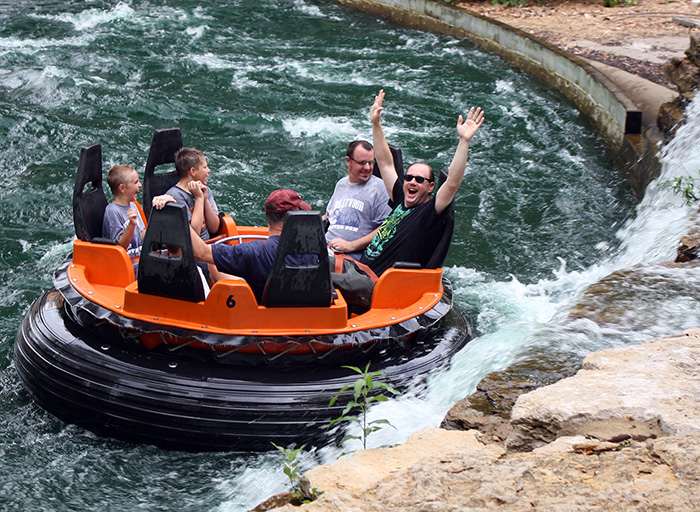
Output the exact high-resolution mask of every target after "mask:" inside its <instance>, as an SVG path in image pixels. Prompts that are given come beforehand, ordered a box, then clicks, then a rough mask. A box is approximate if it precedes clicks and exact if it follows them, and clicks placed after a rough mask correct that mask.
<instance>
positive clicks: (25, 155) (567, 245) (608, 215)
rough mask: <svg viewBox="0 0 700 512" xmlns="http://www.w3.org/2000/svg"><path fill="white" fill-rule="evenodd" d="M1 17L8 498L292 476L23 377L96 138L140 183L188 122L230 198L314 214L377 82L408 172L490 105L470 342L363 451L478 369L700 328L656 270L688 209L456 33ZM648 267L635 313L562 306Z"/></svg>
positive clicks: (149, 502)
mask: <svg viewBox="0 0 700 512" xmlns="http://www.w3.org/2000/svg"><path fill="white" fill-rule="evenodd" d="M0 19H1V20H2V23H0V27H1V28H0V112H1V114H2V115H0V137H2V139H1V140H2V145H3V154H4V161H5V163H6V166H5V169H4V176H3V178H2V185H1V186H0V197H2V208H1V209H0V216H1V218H0V235H1V238H2V248H1V250H0V279H1V280H0V283H1V286H2V291H3V293H2V298H0V362H1V368H2V369H1V371H0V394H1V400H0V415H1V416H2V421H1V422H0V424H1V425H2V427H0V432H1V433H2V435H1V437H0V439H1V441H0V453H1V454H2V464H1V465H0V479H1V480H2V482H3V483H2V485H1V486H0V508H2V509H7V510H18V509H26V510H30V509H31V510H53V511H56V510H58V511H60V510H86V509H96V508H101V509H106V510H110V511H120V510H123V511H127V510H129V511H130V510H134V509H136V508H142V509H146V510H173V509H184V510H216V511H239V510H248V509H249V508H251V507H253V506H254V505H255V504H257V503H258V502H260V501H262V500H263V499H265V498H266V497H268V496H269V495H271V494H274V493H276V492H280V491H283V490H285V489H286V477H285V476H284V475H283V474H282V470H281V467H280V465H279V464H278V453H277V452H276V451H275V450H270V452H268V453H262V454H260V453H256V454H254V453H245V452H239V453H216V454H185V453H178V452H167V451H163V450H158V449H156V448H153V447H149V446H132V445H127V444H123V443H120V442H117V441H112V440H108V439H101V438H97V437H95V436H94V435H92V434H90V433H89V432H85V431H83V430H81V429H78V428H76V427H73V426H70V425H64V424H62V423H60V422H58V421H57V420H55V419H54V418H52V417H51V416H50V415H48V414H47V413H45V412H43V411H42V410H40V409H39V408H37V407H36V406H35V405H34V404H33V403H32V402H31V401H30V399H29V398H28V396H27V395H26V393H25V392H24V391H23V390H22V388H21V385H20V383H19V380H18V378H17V375H16V373H15V370H14V367H13V363H12V346H13V342H14V337H15V332H16V330H17V326H18V325H19V322H20V319H21V318H22V315H23V314H24V312H25V311H26V309H27V308H28V307H29V305H30V303H31V302H32V301H33V300H34V299H35V298H36V297H37V296H38V295H39V294H40V293H41V292H42V291H43V290H45V289H47V288H48V287H50V285H51V278H52V273H53V271H54V270H55V269H56V267H57V266H58V265H59V263H60V262H61V261H62V260H63V258H64V257H65V256H66V254H67V252H68V251H69V250H70V247H71V242H72V240H73V237H74V232H73V223H72V217H71V215H72V212H71V207H70V197H71V193H72V186H73V178H74V174H75V170H76V166H77V160H78V154H79V150H80V147H81V146H84V145H87V144H90V143H92V142H100V143H102V145H103V154H104V159H105V162H104V164H105V168H108V167H109V166H111V165H114V164H116V163H128V164H131V165H134V166H135V167H136V168H137V169H138V170H139V171H141V172H142V170H143V168H144V165H145V159H146V155H147V151H148V145H149V143H150V140H151V136H152V133H153V130H154V129H156V128H163V127H167V126H180V127H181V128H182V131H183V136H184V140H185V144H187V145H191V146H196V147H199V148H200V149H202V150H204V151H205V152H206V153H207V156H208V157H209V163H210V166H211V168H212V174H211V175H210V184H211V186H212V188H213V190H214V193H215V194H216V196H217V202H218V203H219V206H220V207H222V209H223V210H224V211H226V212H227V213H231V214H232V215H234V217H236V218H237V219H239V220H240V222H241V223H243V224H261V223H263V222H264V215H263V212H262V202H263V200H264V198H265V197H267V195H268V194H269V192H270V191H271V190H273V189H274V188H277V187H290V188H295V189H297V190H298V191H299V192H300V193H301V195H302V197H304V198H305V200H307V201H309V202H310V203H311V204H312V206H314V207H315V208H318V209H323V207H324V206H325V201H326V200H327V198H328V197H329V196H330V193H331V191H332V188H333V185H334V183H335V181H336V180H337V179H338V178H339V177H341V176H342V175H343V172H344V163H343V158H342V157H343V154H344V147H345V145H346V144H347V142H348V141H350V140H352V139H354V138H368V137H370V135H371V131H370V126H369V122H368V109H369V106H370V104H371V101H372V99H373V97H374V94H376V92H377V91H378V90H379V88H384V89H385V90H386V91H387V100H386V102H385V107H386V114H385V127H386V131H387V136H388V138H389V139H390V141H391V142H392V143H394V144H396V145H398V146H400V147H401V148H402V149H403V151H404V158H405V160H406V161H408V162H413V161H416V160H419V159H425V160H427V161H429V162H430V163H432V164H433V165H434V166H435V167H438V168H439V167H443V166H446V165H447V164H448V163H449V158H450V155H451V154H452V152H453V151H454V147H455V144H456V142H457V139H456V133H455V128H454V126H455V123H456V118H457V115H458V114H459V113H462V112H465V111H466V110H467V109H468V107H469V106H471V105H480V106H482V107H483V108H484V109H485V110H486V113H487V121H486V124H485V126H484V127H483V128H482V130H481V131H480V133H479V134H478V135H477V137H476V138H475V140H474V141H473V143H472V150H471V151H472V152H471V156H470V164H469V168H468V174H467V178H466V181H465V183H464V185H463V186H462V189H461V191H460V194H459V197H458V199H457V213H456V226H455V236H454V242H453V246H452V248H451V250H450V254H449V255H448V259H447V263H446V268H445V271H446V273H447V275H448V277H449V278H450V280H451V281H452V284H453V286H454V288H455V299H456V303H457V305H458V307H460V308H461V309H462V310H463V311H465V312H466V313H467V314H468V315H469V316H470V317H471V319H472V321H473V322H474V325H475V327H476V330H477V333H478V337H477V338H476V339H475V340H474V341H473V342H471V343H470V344H469V345H467V347H466V348H465V349H464V350H463V351H462V352H460V353H459V354H458V355H457V357H456V358H455V359H454V361H453V363H452V366H451V368H449V369H448V370H445V371H443V372H442V373H439V374H435V375H432V376H431V377H430V378H429V379H428V381H427V382H426V383H422V384H421V385H417V386H416V387H415V389H414V390H413V392H411V393H409V394H407V395H405V396H402V397H400V398H398V399H396V400H394V401H391V402H388V403H385V404H381V405H380V406H379V407H376V408H374V409H373V410H372V411H371V415H372V416H373V418H379V417H381V418H386V419H389V420H390V421H391V423H392V424H393V425H394V426H396V427H397V429H396V430H394V429H386V430H384V431H382V432H379V433H377V434H375V435H373V436H372V437H371V438H370V444H371V445H372V446H377V445H381V444H391V443H398V442H401V441H403V440H405V439H406V438H407V437H408V435H409V434H410V433H412V432H414V431H416V430H418V429H422V428H427V427H433V426H436V425H437V424H439V423H440V421H441V419H442V417H443V416H444V414H445V413H446V411H447V410H448V409H449V407H450V406H451V405H453V404H454V403H455V402H456V401H457V400H459V399H460V398H462V397H464V396H466V395H468V394H469V393H470V392H472V391H473V390H474V389H475V387H476V384H477V383H478V382H479V381H480V380H481V379H482V378H483V377H484V376H485V375H487V374H488V373H490V372H492V371H497V370H502V369H504V368H506V367H507V366H508V365H509V364H511V363H512V362H515V361H518V360H520V359H522V358H527V357H532V355H533V354H537V355H538V356H540V355H541V357H545V358H548V359H552V360H556V361H558V362H560V363H561V365H562V366H564V367H568V368H575V367H576V366H577V365H578V364H579V363H580V361H581V359H582V358H583V357H584V356H585V355H586V354H588V353H590V352H592V351H595V350H600V349H603V348H608V347H612V346H619V345H624V344H631V343H640V342H643V341H645V340H646V339H649V338H651V337H655V336H659V335H663V334H668V333H672V332H677V331H679V330H682V329H685V328H688V327H696V326H698V325H700V304H699V303H698V300H697V299H696V297H697V296H698V293H696V292H697V290H698V287H700V283H698V280H697V278H696V277H695V275H694V273H693V271H688V270H680V269H664V268H663V267H656V266H652V264H654V263H660V262H667V261H672V260H673V258H674V256H675V250H676V246H677V243H678V240H679V238H680V237H681V236H682V235H683V234H685V233H686V232H687V231H688V229H689V227H690V226H691V224H692V223H693V222H695V219H694V216H695V211H696V210H695V208H694V207H687V206H684V205H683V204H682V200H681V198H680V197H678V196H676V195H674V194H673V193H672V192H670V191H669V190H668V189H664V188H663V187H660V186H659V185H658V184H657V183H653V184H652V185H651V186H650V187H649V189H648V190H647V193H646V196H645V198H644V200H643V201H642V202H641V203H640V204H638V205H635V204H634V202H633V199H632V196H631V193H630V191H629V189H628V187H627V185H626V184H625V183H624V181H623V179H622V178H621V177H620V175H619V174H618V172H617V170H616V169H615V167H614V165H613V163H612V158H611V157H610V155H609V154H607V153H606V150H605V147H604V145H603V143H602V141H601V140H600V138H599V137H598V136H597V134H596V133H594V132H593V130H592V128H591V126H590V125H589V124H588V123H587V121H586V120H585V119H583V118H582V117H581V115H580V114H579V113H578V112H577V111H576V110H575V109H574V108H573V107H572V106H571V105H570V104H568V103H567V102H566V101H565V100H564V99H563V98H562V97H561V96H559V95H558V94H557V93H556V92H553V91H551V90H550V89H549V88H547V87H546V86H545V85H544V84H542V83H541V82H539V81H538V80H536V79H534V78H532V77H529V76H527V75H525V74H523V73H521V72H519V71H518V70H516V69H513V68H511V67H509V66H508V65H507V64H506V63H504V62H503V61H501V60H500V59H498V58H497V57H495V56H493V55H489V54H487V53H485V52H483V51H481V50H479V49H478V48H476V47H474V46H473V45H471V44H470V43H468V42H466V41H461V40H457V39H454V38H450V37H446V36H440V35H435V34H426V33H421V32H417V31H413V30H408V29H404V28H400V27H397V26H394V25H391V24H389V23H387V22H385V21H382V20H378V19H375V18H373V17H371V16H368V15H364V14H362V13H357V12H355V11H352V10H350V9H347V8H344V7H342V6H339V5H337V4H335V3H332V2H327V1H322V0H286V1H285V0H282V1H280V2H275V3H274V5H272V4H270V5H268V4H267V3H265V2H254V1H252V0H238V1H235V2H227V3H225V4H222V3H220V2H212V1H209V0H201V1H199V2H193V1H189V0H166V1H165V2H154V1H152V0H150V1H149V0H131V1H123V2H114V1H111V2H109V1H104V0H94V1H91V2H89V3H85V2H78V1H77V0H69V1H65V2H56V1H54V0H39V1H35V2H27V1H18V2H1V3H0ZM699 114H700V101H699V100H696V101H695V102H694V103H693V104H692V105H691V107H690V110H689V115H688V117H689V122H688V124H687V125H686V126H684V127H683V128H682V129H680V130H679V131H678V134H677V136H676V138H675V139H674V141H673V142H672V143H670V144H669V145H668V146H667V147H666V148H664V150H663V151H662V159H663V175H662V176H661V177H660V178H659V182H662V181H665V180H668V179H671V178H673V177H676V176H683V175H695V173H696V172H697V171H698V169H700V147H699V146H698V144H697V140H699V139H700V122H699V121H698V120H699V119H700V115H699ZM636 265H642V266H643V268H645V269H646V270H645V275H646V276H647V278H649V276H651V277H652V278H653V279H650V280H647V281H645V280H641V281H635V282H634V283H633V286H632V287H631V288H632V289H633V291H634V293H632V294H630V295H629V296H628V297H626V299H625V300H626V302H625V303H624V310H625V311H626V312H632V313H628V314H622V315H619V317H618V318H617V320H616V321H615V322H610V323H606V324H597V323H595V322H593V321H591V320H573V321H572V320H570V319H569V318H568V312H569V310H570V308H571V307H572V306H573V305H575V304H576V303H577V302H578V301H579V300H580V299H581V297H582V295H583V293H584V291H585V290H586V288H587V287H588V286H590V285H591V284H593V283H595V282H596V281H598V280H599V279H601V278H603V277H605V276H606V275H608V274H610V273H611V272H613V271H616V270H621V269H629V268H632V267H635V266H636ZM651 280H653V285H652V284H649V283H650V282H651ZM340 452H341V450H339V449H338V448H337V447H333V446H327V447H323V448H320V449H318V450H315V451H313V452H306V453H304V455H303V456H302V459H301V460H302V462H303V464H304V465H305V467H310V466H313V465H315V464H318V463H322V462H326V461H329V460H333V459H335V458H337V457H338V456H339V454H340Z"/></svg>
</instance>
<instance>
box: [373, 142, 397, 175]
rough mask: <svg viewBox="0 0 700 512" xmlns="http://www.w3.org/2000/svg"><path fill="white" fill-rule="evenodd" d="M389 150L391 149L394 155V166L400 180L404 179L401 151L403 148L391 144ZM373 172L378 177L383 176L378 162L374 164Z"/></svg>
mask: <svg viewBox="0 0 700 512" xmlns="http://www.w3.org/2000/svg"><path fill="white" fill-rule="evenodd" d="M389 150H390V151H391V156H393V157H394V168H395V169H396V174H398V176H399V179H400V180H403V154H402V153H401V149H400V148H397V147H396V146H392V145H391V144H389ZM372 174H374V175H375V176H376V177H377V178H381V177H382V173H381V171H380V170H379V166H378V165H377V163H376V162H375V164H374V170H373V171H372Z"/></svg>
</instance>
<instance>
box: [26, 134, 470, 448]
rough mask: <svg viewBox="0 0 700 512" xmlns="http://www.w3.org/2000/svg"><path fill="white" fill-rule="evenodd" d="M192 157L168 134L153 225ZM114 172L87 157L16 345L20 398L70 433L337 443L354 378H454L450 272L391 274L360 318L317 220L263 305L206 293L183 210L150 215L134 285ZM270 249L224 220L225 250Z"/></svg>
mask: <svg viewBox="0 0 700 512" xmlns="http://www.w3.org/2000/svg"><path fill="white" fill-rule="evenodd" d="M181 146H182V139H181V136H180V132H179V130H178V129H167V130H159V131H156V134H155V135H154V139H153V143H152V146H151V153H150V155H149V160H148V162H149V163H148V164H147V168H146V175H145V178H144V185H145V190H144V203H145V206H147V208H146V211H148V210H149V209H150V200H151V199H152V198H153V197H154V196H155V195H157V194H158V193H162V191H164V190H167V188H168V187H169V186H170V183H172V180H173V179H174V177H173V176H172V175H171V174H172V173H161V174H160V175H159V174H155V173H154V169H155V167H156V166H157V165H161V164H163V163H168V162H172V159H173V156H174V153H175V150H176V149H178V148H179V147H181ZM154 154H155V156H154ZM101 160H102V156H101V148H100V146H99V145H98V144H95V145H93V146H90V147H87V148H83V150H82V151H81V158H80V164H79V167H78V178H77V179H76V187H75V192H74V219H75V225H76V234H77V236H78V239H77V240H76V241H75V242H74V246H73V252H72V254H71V256H70V257H69V258H68V259H67V260H66V262H65V263H64V264H63V265H62V266H61V267H60V268H59V269H58V270H57V272H56V274H55V276H54V287H53V288H52V289H51V290H49V291H47V292H46V293H44V294H43V295H42V296H41V297H40V298H39V299H37V300H36V301H35V302H34V304H33V305H32V306H31V308H30V309H29V311H28V312H27V314H26V315H25V317H24V319H23V321H22V324H21V326H20V328H19V331H18V333H17V340H16V344H15V362H16V368H17V371H18V374H19V376H20V379H21V381H22V384H23V385H24V387H25V388H26V390H27V391H28V393H29V394H30V395H31V396H32V398H33V399H34V400H35V401H36V402H37V403H38V404H39V405H40V406H41V407H43V408H44V409H46V410H47V411H48V412H50V413H51V414H53V415H55V416H56V417H58V418H60V419H61V420H63V421H65V422H68V423H75V424H77V425H80V426H82V427H84V428H86V429H89V430H91V431H93V432H95V433H96V434H98V435H103V436H108V437H114V438H117V439H122V440H125V441H130V442H138V443H149V444H153V445H157V446H160V447H164V448H172V449H181V450H191V451H201V450H232V449H240V450H266V449H269V448H270V447H271V444H270V442H275V443H276V444H281V445H290V444H292V443H297V444H299V443H307V444H321V443H326V442H328V441H330V440H331V437H332V436H333V435H337V434H332V433H330V432H329V430H328V428H327V427H328V423H329V422H330V421H331V420H332V419H334V418H337V417H338V416H340V413H341V411H342V409H343V407H344V405H345V403H346V402H344V401H343V400H339V401H338V402H336V403H335V404H334V406H333V407H329V406H328V404H329V401H330V399H331V398H333V397H334V396H335V395H336V394H337V393H338V391H339V390H340V389H341V388H342V387H344V386H347V385H349V384H352V383H353V382H354V381H355V380H356V378H357V377H358V375H357V374H356V373H355V372H353V371H351V370H349V369H347V368H344V366H347V365H350V366H356V367H360V368H364V367H365V365H367V364H370V370H371V371H381V372H384V373H385V375H384V377H383V378H382V380H383V381H385V382H388V383H390V384H392V385H393V386H394V387H396V388H398V389H405V388H406V387H407V386H409V385H411V384H414V383H415V382H416V380H417V379H421V378H422V377H425V376H426V375H427V374H428V373H429V372H431V371H434V370H436V369H438V368H443V367H444V366H445V365H447V364H448V363H449V360H450V358H451V356H452V355H453V354H454V353H455V352H456V351H458V350H459V349H460V348H462V347H463V346H464V345H465V344H466V343H467V342H468V340H469V339H470V337H471V336H470V328H469V324H468V322H467V321H466V319H465V318H464V316H463V315H462V314H461V313H460V312H459V311H458V310H457V309H455V308H453V307H452V290H451V287H450V284H449V282H448V281H447V280H446V279H445V278H444V277H443V276H442V271H441V269H440V268H426V269H417V268H391V269H389V270H387V271H386V272H385V273H384V274H382V276H381V277H380V279H379V281H378V282H377V284H376V287H375V290H374V293H373V296H372V304H371V308H370V309H369V311H367V312H364V313H362V314H355V313H351V312H350V311H349V308H348V304H347V303H346V301H345V299H344V298H343V296H342V293H340V292H339V291H338V290H335V289H334V288H333V285H332V281H331V276H330V267H329V265H328V258H329V256H328V253H327V249H326V246H325V240H324V234H323V225H322V221H321V216H320V214H319V213H318V212H302V211H300V212H290V213H289V214H288V215H287V218H286V220H285V225H284V229H283V232H282V235H281V237H280V244H279V249H278V254H277V256H276V260H275V264H274V267H273V270H272V272H271V274H270V278H269V280H268V283H267V286H266V291H265V294H264V297H263V301H262V303H261V304H258V302H257V301H256V298H255V296H254V294H253V292H252V290H251V289H250V287H249V286H248V284H247V283H246V282H245V281H242V280H222V281H219V282H217V283H216V284H214V285H213V286H212V287H211V290H207V286H206V285H205V284H204V283H203V282H202V279H201V277H200V274H199V272H198V270H197V266H196V265H195V263H194V259H193V257H192V247H191V241H190V238H189V226H188V223H187V216H186V211H185V210H184V207H182V206H179V205H177V206H176V205H172V204H171V205H167V206H166V208H164V209H163V210H154V211H153V212H152V214H151V216H150V218H149V219H148V229H147V231H146V237H145V239H144V245H143V251H142V254H141V258H140V261H139V263H138V267H137V271H136V272H135V271H134V262H132V261H131V259H130V258H129V257H128V256H127V253H126V251H125V250H124V249H123V248H122V247H121V246H119V245H116V244H114V242H113V241H110V240H103V239H100V238H99V234H100V233H101V213H100V212H101V211H102V212H103V211H104V207H105V206H106V199H105V198H104V192H103V191H102V183H101V180H102V178H101V175H102V162H101ZM88 183H91V184H92V188H91V189H90V190H87V191H86V190H84V188H85V185H86V184H88ZM154 184H156V185H154ZM98 224H99V230H98V229H97V227H96V226H97V225H98ZM265 234H266V229H263V228H259V227H244V226H236V224H235V222H233V219H231V218H230V217H225V218H224V219H223V221H222V230H221V237H220V240H219V241H218V242H217V243H246V240H248V239H250V238H256V237H260V236H265ZM447 243H448V244H449V240H448V242H447ZM175 248H176V249H175ZM443 252H446V248H443ZM171 254H177V256H171ZM290 254H294V255H298V254H304V255H311V256H312V257H313V258H312V259H311V261H313V262H314V263H313V264H307V265H305V266H293V265H290V264H288V261H291V260H290V259H289V258H288V256H289V255H290ZM442 257H443V258H444V254H443V256H442ZM304 261H308V258H306V259H305V260H304ZM440 263H441V261H440Z"/></svg>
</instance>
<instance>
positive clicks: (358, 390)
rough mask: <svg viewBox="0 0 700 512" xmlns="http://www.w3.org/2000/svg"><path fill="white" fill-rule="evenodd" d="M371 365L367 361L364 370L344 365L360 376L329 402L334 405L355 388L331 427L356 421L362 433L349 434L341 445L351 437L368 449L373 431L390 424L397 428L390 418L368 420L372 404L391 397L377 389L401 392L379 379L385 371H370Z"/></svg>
mask: <svg viewBox="0 0 700 512" xmlns="http://www.w3.org/2000/svg"><path fill="white" fill-rule="evenodd" d="M369 365H370V363H367V366H366V367H365V369H364V370H360V369H359V368H356V367H355V366H343V368H348V369H349V370H352V371H354V372H357V373H359V374H360V377H359V378H358V379H357V380H356V381H355V382H354V384H351V385H349V386H345V387H343V388H342V389H341V390H340V391H338V394H337V395H336V396H334V397H333V398H332V399H331V401H330V403H329V404H328V407H332V406H333V405H334V404H335V403H336V401H337V400H338V398H340V396H341V395H342V394H343V393H345V392H346V391H348V390H349V389H352V390H353V399H352V400H350V401H349V402H348V404H347V405H346V406H345V409H343V412H342V413H341V415H340V416H339V417H338V418H336V419H334V420H333V421H331V423H330V425H329V427H332V426H333V425H335V424H336V423H340V422H343V421H345V422H350V423H356V424H357V425H358V426H359V427H360V432H361V435H360V436H354V435H347V436H345V437H344V438H343V439H342V440H341V441H340V444H341V445H342V444H344V443H345V441H348V440H350V439H357V440H360V441H362V448H363V449H367V438H368V437H369V435H370V434H371V433H372V432H376V431H377V430H380V429H381V428H382V427H383V426H384V425H389V426H390V427H392V428H396V427H394V426H393V425H392V424H391V423H390V422H389V421H388V420H384V419H380V420H374V421H370V422H368V421H367V411H368V409H369V406H370V404H372V403H374V402H386V401H387V400H389V397H387V396H386V395H385V394H384V393H383V392H380V393H377V390H384V391H386V392H387V393H391V394H393V395H398V394H399V392H398V391H396V390H395V389H394V388H393V387H391V385H389V384H387V383H385V382H379V381H377V380H376V377H379V376H382V375H386V374H385V373H383V372H370V371H369ZM354 411H358V412H359V416H358V415H357V414H354Z"/></svg>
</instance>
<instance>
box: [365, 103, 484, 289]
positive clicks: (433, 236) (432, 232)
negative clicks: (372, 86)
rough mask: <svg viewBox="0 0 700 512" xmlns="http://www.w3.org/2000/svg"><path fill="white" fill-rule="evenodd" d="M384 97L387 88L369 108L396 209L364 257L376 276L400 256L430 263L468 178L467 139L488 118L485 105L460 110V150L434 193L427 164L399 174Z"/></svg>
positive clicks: (376, 148) (378, 154)
mask: <svg viewBox="0 0 700 512" xmlns="http://www.w3.org/2000/svg"><path fill="white" fill-rule="evenodd" d="M383 102H384V91H383V90H381V91H379V94H377V96H376V97H375V99H374V104H373V105H372V108H371V109H370V120H371V122H372V137H373V142H374V152H375V157H376V159H377V164H378V165H379V168H380V170H381V174H382V180H383V181H384V186H385V187H386V190H387V192H388V193H389V198H390V203H389V204H390V205H391V206H392V207H393V210H392V212H391V214H390V215H389V217H387V219H386V220H385V221H384V223H383V224H382V225H381V226H380V227H379V230H378V232H377V235H376V236H375V237H374V239H372V242H370V244H369V246H368V247H367V249H365V252H364V254H363V255H362V258H361V260H360V261H361V262H363V263H365V264H367V265H369V267H370V268H371V269H372V270H373V271H374V273H375V274H376V275H377V276H380V275H381V274H382V272H384V271H385V270H386V269H388V268H389V267H391V266H393V264H394V263H395V262H397V261H404V262H412V263H418V264H420V266H421V267H422V268H424V267H425V266H426V264H427V263H428V261H429V259H430V257H431V256H432V254H433V251H434V250H435V248H436V247H437V244H438V243H439V241H440V239H441V238H442V235H443V233H444V231H445V229H446V228H447V219H448V216H447V212H448V209H449V208H450V207H451V205H452V203H453V201H454V198H455V195H456V194H457V190H459V187H460V185H461V184H462V179H463V178H464V171H465V169H466V166H467V155H468V153H469V142H470V141H471V139H472V137H473V136H474V134H475V133H476V132H477V130H478V129H479V128H480V127H481V125H482V124H483V122H484V113H483V111H482V110H481V108H476V109H475V108H474V107H472V108H471V109H470V110H469V114H467V118H466V120H465V119H464V118H463V116H461V115H460V116H459V119H458V121H457V134H458V135H459V143H458V145H457V150H456V151H455V155H454V157H453V159H452V163H451V164H450V168H449V172H448V176H447V179H446V180H445V182H444V183H443V184H442V186H441V187H440V188H439V189H438V191H437V193H436V194H435V196H434V197H432V192H433V189H434V188H435V177H434V175H433V170H432V169H431V167H430V166H429V165H427V164H425V163H417V164H413V165H412V166H411V167H409V168H408V170H407V171H406V175H405V176H404V179H403V180H400V179H399V177H398V174H397V172H396V168H395V167H394V159H393V157H392V155H391V151H390V150H389V144H388V143H387V141H386V139H385V137H384V131H383V129H382V110H383V109H384V107H383Z"/></svg>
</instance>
